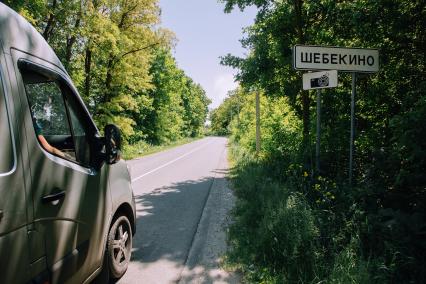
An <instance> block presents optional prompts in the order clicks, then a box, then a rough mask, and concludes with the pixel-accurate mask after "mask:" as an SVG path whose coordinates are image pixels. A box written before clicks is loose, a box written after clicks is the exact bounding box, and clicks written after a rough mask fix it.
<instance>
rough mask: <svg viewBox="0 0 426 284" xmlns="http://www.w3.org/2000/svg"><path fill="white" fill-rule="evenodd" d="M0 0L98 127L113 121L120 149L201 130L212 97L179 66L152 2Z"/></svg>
mask: <svg viewBox="0 0 426 284" xmlns="http://www.w3.org/2000/svg"><path fill="white" fill-rule="evenodd" d="M3 2H4V3H5V4H6V5H8V6H9V7H11V8H13V9H14V10H15V11H17V12H18V13H20V14H21V15H22V16H24V17H25V18H26V19H27V20H28V21H29V22H30V23H31V24H32V25H34V26H35V27H36V29H37V30H38V31H39V32H40V33H41V34H42V35H43V37H44V38H45V39H46V40H47V41H48V43H49V44H50V46H51V47H52V48H53V49H54V51H55V53H56V54H57V55H58V57H59V59H60V60H61V62H62V63H63V65H64V67H65V69H66V70H67V71H68V73H69V74H70V76H71V78H72V79H73V82H74V84H75V85H76V87H77V89H78V90H79V93H80V95H81V97H82V98H83V100H84V101H85V103H86V106H87V107H88V109H89V111H90V113H91V114H92V116H93V117H94V119H95V121H96V123H97V126H98V128H99V129H103V127H104V125H106V124H108V123H114V124H116V125H117V126H119V128H120V129H121V131H122V137H123V140H124V144H125V149H126V146H128V147H130V146H132V145H135V147H137V148H140V147H142V146H146V145H147V144H149V145H162V144H167V143H170V142H173V141H176V140H179V139H182V138H186V137H197V136H200V135H201V134H202V133H203V131H204V124H205V121H206V118H207V114H208V105H209V104H210V99H209V98H208V97H207V96H206V93H205V91H204V90H203V88H202V87H201V85H199V84H197V83H196V82H194V81H193V80H192V79H191V78H190V77H188V76H187V75H186V74H185V72H184V71H183V70H182V69H180V68H179V67H178V65H177V62H176V60H175V59H174V57H173V55H172V50H173V47H174V45H175V43H176V40H177V39H176V38H175V36H174V34H173V32H171V31H169V30H167V29H164V28H162V27H161V24H160V20H161V18H160V14H161V12H160V8H159V5H158V1H157V0H125V1H107V0H93V1H92V0H87V1H80V0H52V1H45V0H32V1H24V0H13V1H3ZM130 148H131V147H130Z"/></svg>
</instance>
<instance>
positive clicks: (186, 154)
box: [132, 141, 213, 182]
mask: <svg viewBox="0 0 426 284" xmlns="http://www.w3.org/2000/svg"><path fill="white" fill-rule="evenodd" d="M212 142H213V141H210V142H208V143H206V144H203V145H201V146H199V147H197V148H195V149H193V150H191V151H189V152H188V153H185V154H183V155H182V156H179V157H177V158H176V159H174V160H171V161H170V162H167V163H165V164H163V165H161V166H159V167H157V168H155V169H153V170H150V171H149V172H146V173H144V174H143V175H140V176H138V177H137V178H134V179H132V182H135V181H137V180H139V179H141V178H143V177H144V176H147V175H149V174H152V173H154V172H156V171H158V170H159V169H162V168H164V167H167V166H168V165H170V164H173V163H174V162H177V161H179V160H180V159H182V158H185V157H186V156H188V155H190V154H192V153H194V152H195V151H198V150H200V149H201V148H203V147H205V146H207V145H209V144H211V143H212Z"/></svg>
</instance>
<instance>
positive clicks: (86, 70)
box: [84, 46, 92, 99]
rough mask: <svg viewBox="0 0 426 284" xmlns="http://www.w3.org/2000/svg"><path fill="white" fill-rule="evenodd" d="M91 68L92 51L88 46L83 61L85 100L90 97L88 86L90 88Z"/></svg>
mask: <svg viewBox="0 0 426 284" xmlns="http://www.w3.org/2000/svg"><path fill="white" fill-rule="evenodd" d="M91 68H92V50H91V49H90V47H89V46H87V47H86V58H85V59H84V73H85V80H84V95H85V97H86V99H87V98H89V97H90V86H91V80H92V78H91V74H90V72H91Z"/></svg>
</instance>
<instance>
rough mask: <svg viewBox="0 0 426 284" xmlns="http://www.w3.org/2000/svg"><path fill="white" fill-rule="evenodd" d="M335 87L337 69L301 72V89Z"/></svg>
mask: <svg viewBox="0 0 426 284" xmlns="http://www.w3.org/2000/svg"><path fill="white" fill-rule="evenodd" d="M333 87H337V71H336V70H329V71H323V72H313V73H305V74H303V89H304V90H310V89H322V88H333Z"/></svg>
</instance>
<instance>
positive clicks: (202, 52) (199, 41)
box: [160, 0, 256, 108]
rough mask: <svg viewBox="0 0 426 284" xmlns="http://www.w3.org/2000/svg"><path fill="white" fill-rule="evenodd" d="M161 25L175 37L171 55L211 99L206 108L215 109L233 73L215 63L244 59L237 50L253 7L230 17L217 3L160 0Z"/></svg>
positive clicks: (232, 85)
mask: <svg viewBox="0 0 426 284" xmlns="http://www.w3.org/2000/svg"><path fill="white" fill-rule="evenodd" d="M160 7H161V9H162V14H161V20H162V23H161V26H162V27H164V28H167V29H169V30H171V31H173V32H174V33H175V35H176V38H177V40H178V41H177V45H176V48H175V50H174V56H175V58H176V60H177V62H178V65H179V67H180V68H181V69H183V70H184V71H185V73H186V74H187V75H188V76H189V77H191V78H192V79H193V80H194V81H195V82H197V83H199V84H201V86H202V87H203V88H204V90H205V91H206V93H207V96H208V97H209V98H210V99H211V100H212V104H211V105H210V108H215V107H217V106H219V104H220V103H221V102H222V100H223V99H224V98H225V97H226V94H227V92H228V91H229V90H232V89H234V88H235V87H236V86H237V84H236V83H235V82H234V79H233V74H234V73H236V70H233V69H231V68H229V67H225V66H221V65H220V64H219V61H220V59H219V57H220V56H223V55H226V54H227V53H231V54H233V55H238V56H244V55H245V54H246V53H247V52H248V51H247V50H245V49H243V48H242V47H241V44H240V42H239V40H240V39H241V38H242V37H243V27H247V26H249V25H251V24H252V23H253V21H254V17H255V15H256V10H255V9H254V8H248V9H245V10H244V12H240V11H239V10H238V9H235V10H234V11H233V12H232V13H230V14H225V13H224V12H223V7H224V4H223V3H218V2H217V0H160Z"/></svg>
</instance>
